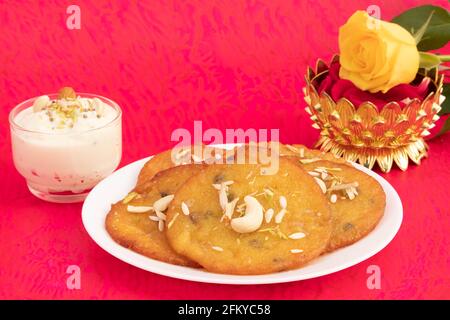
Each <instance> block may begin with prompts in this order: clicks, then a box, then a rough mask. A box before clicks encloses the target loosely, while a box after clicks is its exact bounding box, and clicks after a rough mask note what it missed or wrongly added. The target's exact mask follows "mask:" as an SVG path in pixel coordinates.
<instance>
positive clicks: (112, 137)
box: [9, 93, 122, 203]
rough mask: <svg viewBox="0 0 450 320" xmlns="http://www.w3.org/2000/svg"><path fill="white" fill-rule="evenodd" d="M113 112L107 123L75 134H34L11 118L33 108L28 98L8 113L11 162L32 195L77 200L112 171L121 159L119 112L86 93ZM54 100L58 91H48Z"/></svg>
mask: <svg viewBox="0 0 450 320" xmlns="http://www.w3.org/2000/svg"><path fill="white" fill-rule="evenodd" d="M77 95H78V96H81V97H84V98H91V99H93V98H98V99H100V100H101V101H102V102H104V103H105V104H107V105H109V106H111V107H112V108H113V109H114V110H115V111H116V113H117V114H116V116H115V117H114V118H113V119H112V120H111V121H110V122H108V123H106V124H105V125H103V126H101V127H97V128H94V129H87V130H85V131H81V132H79V131H77V132H70V131H69V132H51V133H46V132H39V131H33V130H28V129H26V128H23V127H21V126H20V125H19V124H17V123H16V122H15V117H16V116H17V114H19V113H20V112H21V111H22V110H24V109H26V108H29V107H32V106H33V102H34V101H35V100H36V99H37V97H35V98H31V99H29V100H26V101H24V102H22V103H20V104H19V105H17V106H16V107H15V108H14V109H13V110H12V111H11V112H10V114H9V123H10V129H11V144H12V154H13V160H14V165H15V167H16V169H17V171H19V173H20V174H21V175H22V176H23V177H24V178H25V179H26V181H27V185H28V188H29V190H30V191H31V193H32V194H34V195H35V196H36V197H38V198H40V199H43V200H46V201H51V202H60V203H68V202H80V201H83V200H84V199H85V197H86V196H87V194H88V193H89V191H90V190H91V189H92V188H93V187H94V186H95V185H96V184H97V183H98V182H99V181H100V180H102V179H103V178H105V177H106V176H108V175H109V174H111V173H112V172H113V171H114V170H115V169H117V166H118V165H119V163H120V160H121V157H122V110H121V109H120V107H119V105H118V104H117V103H115V102H114V101H112V100H110V99H108V98H105V97H102V96H99V95H95V94H90V93H77ZM48 96H49V97H50V99H56V98H57V96H58V94H50V95H48Z"/></svg>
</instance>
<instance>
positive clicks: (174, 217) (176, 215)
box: [167, 212, 180, 229]
mask: <svg viewBox="0 0 450 320" xmlns="http://www.w3.org/2000/svg"><path fill="white" fill-rule="evenodd" d="M179 215H180V214H179V213H178V212H177V213H175V215H174V216H173V218H172V220H170V222H169V223H168V224H167V229H170V227H171V226H172V225H173V224H174V222H175V220H176V219H177V218H178V216H179Z"/></svg>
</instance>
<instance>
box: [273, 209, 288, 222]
mask: <svg viewBox="0 0 450 320" xmlns="http://www.w3.org/2000/svg"><path fill="white" fill-rule="evenodd" d="M286 212H287V211H286V209H284V208H283V209H281V210H280V212H278V213H277V215H276V216H275V223H277V224H280V223H281V222H282V221H283V218H284V215H285V214H286Z"/></svg>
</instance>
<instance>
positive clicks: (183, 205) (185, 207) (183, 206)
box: [181, 201, 190, 216]
mask: <svg viewBox="0 0 450 320" xmlns="http://www.w3.org/2000/svg"><path fill="white" fill-rule="evenodd" d="M181 211H182V212H183V214H184V215H185V216H188V215H189V213H190V212H189V207H188V205H187V204H186V203H185V202H184V201H183V202H181Z"/></svg>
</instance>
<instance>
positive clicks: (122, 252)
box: [82, 146, 403, 284]
mask: <svg viewBox="0 0 450 320" xmlns="http://www.w3.org/2000/svg"><path fill="white" fill-rule="evenodd" d="M227 147H229V146H227ZM150 158H151V157H149V158H145V159H142V160H139V161H136V162H133V163H131V164H129V165H127V166H125V167H123V168H121V169H119V170H117V171H116V172H114V173H113V174H111V175H110V176H109V177H107V178H106V179H104V180H103V181H101V182H100V183H99V184H98V185H97V186H96V187H95V188H94V189H93V190H92V191H91V192H90V194H89V195H88V197H87V198H86V200H85V202H84V205H83V210H82V219H83V224H84V227H85V228H86V230H87V232H88V233H89V235H90V236H91V238H92V239H93V240H94V241H95V242H96V243H97V244H98V245H99V246H100V247H101V248H103V249H104V250H105V251H107V252H108V253H110V254H112V255H113V256H115V257H116V258H118V259H120V260H122V261H124V262H126V263H129V264H131V265H133V266H136V267H138V268H141V269H144V270H147V271H151V272H153V273H158V274H161V275H165V276H168V277H173V278H179V279H185V280H191V281H199V282H208V283H224V284H266V283H281V282H290V281H297V280H304V279H311V278H315V277H320V276H323V275H327V274H330V273H333V272H337V271H340V270H343V269H345V268H348V267H351V266H353V265H355V264H357V263H360V262H361V261H364V260H366V259H368V258H370V257H371V256H373V255H374V254H376V253H378V252H379V251H381V250H382V249H383V248H384V247H385V246H386V245H387V244H388V243H389V242H391V240H392V239H393V238H394V236H395V234H396V233H397V231H398V229H399V228H400V225H401V223H402V218H403V208H402V202H401V200H400V198H399V196H398V194H397V192H396V191H395V189H394V188H393V187H392V186H391V185H390V184H389V183H388V182H387V181H386V180H385V179H383V178H382V177H381V176H379V175H378V174H376V173H375V172H373V171H371V170H369V169H367V168H365V167H363V166H361V165H358V164H354V166H355V167H356V168H357V169H359V170H361V171H363V172H365V173H367V174H368V175H370V176H372V177H374V178H375V179H376V180H377V181H378V182H379V183H380V184H381V186H382V187H383V190H384V192H385V193H386V210H385V212H384V216H383V218H382V219H381V221H380V223H379V224H378V225H377V227H376V228H375V229H374V230H373V231H372V232H371V233H370V234H369V235H367V236H366V237H364V238H363V239H361V240H359V241H358V242H356V243H355V244H353V245H351V246H348V247H345V248H342V249H339V250H336V251H334V252H331V253H328V254H326V255H323V256H321V257H319V258H317V259H315V260H313V261H311V262H310V263H309V264H307V265H306V266H304V267H302V268H300V269H296V270H291V271H284V272H279V273H271V274H266V275H257V276H240V275H225V274H217V273H211V272H207V271H203V270H197V269H193V268H188V267H181V266H175V265H171V264H168V263H164V262H160V261H158V260H154V259H151V258H147V257H145V256H143V255H140V254H138V253H136V252H133V251H131V250H129V249H126V248H124V247H122V246H120V245H119V244H117V243H116V242H114V240H113V239H112V238H111V237H110V236H109V234H108V233H107V231H106V229H105V217H106V215H107V213H108V211H109V209H110V206H111V204H112V203H115V202H117V201H119V200H121V199H123V197H124V196H126V195H127V194H128V192H129V191H130V190H131V189H133V188H134V186H135V184H136V179H137V176H138V174H139V171H140V170H141V168H142V166H143V165H144V163H145V162H147V161H148V160H149V159H150Z"/></svg>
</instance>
